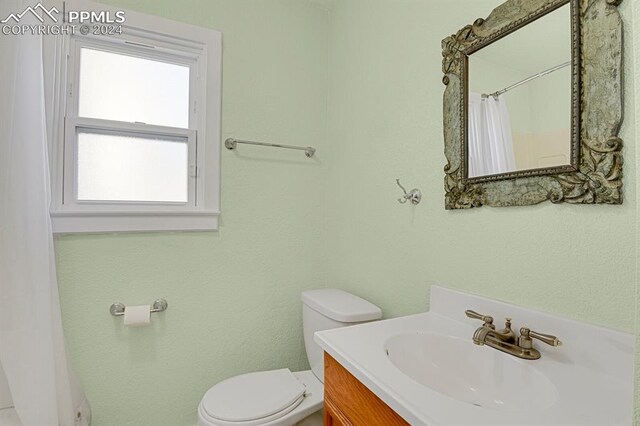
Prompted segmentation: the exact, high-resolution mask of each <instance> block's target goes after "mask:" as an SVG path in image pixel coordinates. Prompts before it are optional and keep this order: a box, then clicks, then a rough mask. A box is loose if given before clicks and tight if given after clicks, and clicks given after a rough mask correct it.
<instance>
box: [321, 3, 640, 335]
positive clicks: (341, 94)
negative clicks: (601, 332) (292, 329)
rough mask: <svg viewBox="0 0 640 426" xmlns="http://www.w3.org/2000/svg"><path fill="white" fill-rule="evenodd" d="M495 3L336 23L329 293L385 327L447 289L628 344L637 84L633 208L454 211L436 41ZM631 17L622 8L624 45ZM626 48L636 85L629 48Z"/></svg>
mask: <svg viewBox="0 0 640 426" xmlns="http://www.w3.org/2000/svg"><path fill="white" fill-rule="evenodd" d="M497 3H498V2H497V1H493V2H492V1H473V0H469V1H447V2H446V6H444V5H443V2H436V1H413V0H396V1H391V0H344V1H340V2H338V4H337V5H336V7H335V8H334V9H333V11H332V20H331V27H330V31H329V34H330V43H329V121H328V129H329V131H328V140H329V141H331V144H330V145H329V146H328V148H329V152H328V154H327V155H328V160H327V172H328V173H327V176H328V179H329V180H328V183H329V185H328V186H327V202H328V205H329V206H332V207H333V208H330V209H329V213H328V226H327V231H328V234H327V240H328V241H329V242H330V244H328V247H329V248H330V250H329V252H328V263H329V265H331V268H330V269H329V270H328V271H327V272H328V276H327V279H328V280H329V281H330V282H332V283H337V284H338V285H340V286H342V287H344V288H345V289H347V290H351V291H353V292H355V293H356V294H361V295H364V296H367V297H368V298H369V299H371V300H372V301H373V302H374V303H378V304H379V305H380V306H382V307H383V309H384V311H385V313H386V314H387V315H389V314H390V315H403V314H408V313H412V312H420V311H424V310H425V309H427V307H428V303H427V302H428V300H427V297H428V291H429V286H430V285H431V284H442V285H445V286H451V287H454V288H456V289H461V290H464V291H469V292H472V293H476V294H481V295H484V296H489V297H494V298H497V299H501V300H506V301H508V302H512V303H517V304H521V305H527V306H531V307H533V308H537V309H541V310H543V311H548V312H552V313H555V314H560V315H564V316H567V317H571V318H576V319H579V320H583V321H587V322H590V323H596V324H603V325H606V326H610V327H613V328H616V329H621V330H624V331H628V332H632V331H633V330H634V315H635V290H636V285H635V280H636V277H635V263H636V259H635V251H636V236H635V229H636V167H635V166H636V164H635V155H636V151H635V127H634V121H635V120H634V119H635V111H634V99H633V98H634V96H633V94H634V91H633V90H634V88H633V80H634V79H633V78H632V77H631V78H627V79H626V85H627V93H628V96H627V97H626V102H627V105H626V108H625V112H626V114H625V120H626V121H625V124H624V128H623V129H622V136H623V138H624V139H625V140H626V141H627V145H626V148H625V151H624V153H625V155H626V159H627V161H626V165H625V203H624V205H622V206H570V205H553V204H550V203H545V204H542V205H538V206H531V207H512V208H489V207H484V208H481V209H474V210H469V211H445V210H444V207H443V203H444V189H443V177H444V173H443V167H444V165H445V158H444V155H443V142H442V93H443V89H444V87H443V85H442V83H441V79H442V73H441V46H440V40H441V39H442V38H444V37H445V36H447V35H449V34H451V33H454V32H455V31H457V30H458V29H459V28H462V26H464V25H466V24H469V23H471V22H473V20H474V19H475V18H476V17H481V16H482V17H485V16H486V15H487V14H488V13H489V12H490V10H491V6H492V5H495V4H497ZM631 3H632V2H630V1H625V2H623V3H622V6H621V12H622V14H623V18H624V21H625V25H626V32H627V35H630V34H631V28H632V26H631V24H632V19H631V18H632V16H631ZM625 38H626V40H627V43H628V45H627V46H626V53H627V58H628V60H627V69H626V75H628V76H633V51H632V49H631V46H632V44H631V39H632V38H631V37H628V36H627V37H625ZM395 178H401V179H402V183H403V184H405V185H406V186H407V187H408V188H412V187H416V186H417V187H418V188H420V189H421V190H422V192H423V195H424V199H423V202H422V204H420V205H419V206H417V207H412V206H410V205H400V204H398V203H397V202H396V201H395V199H396V198H397V196H398V195H399V189H398V188H397V187H396V186H395V181H394V180H395ZM461 314H462V313H461ZM532 327H535V324H532ZM542 331H543V332H544V331H549V332H553V330H542Z"/></svg>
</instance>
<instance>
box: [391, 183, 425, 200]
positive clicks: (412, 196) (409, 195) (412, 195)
mask: <svg viewBox="0 0 640 426" xmlns="http://www.w3.org/2000/svg"><path fill="white" fill-rule="evenodd" d="M396 183H397V184H398V186H399V187H400V189H402V192H404V195H403V196H402V198H398V202H399V203H400V204H405V203H406V202H407V201H411V204H413V205H414V206H415V205H418V204H420V201H422V192H420V190H419V189H415V188H414V189H412V190H411V191H410V192H407V190H406V189H404V186H402V185H401V184H400V179H396Z"/></svg>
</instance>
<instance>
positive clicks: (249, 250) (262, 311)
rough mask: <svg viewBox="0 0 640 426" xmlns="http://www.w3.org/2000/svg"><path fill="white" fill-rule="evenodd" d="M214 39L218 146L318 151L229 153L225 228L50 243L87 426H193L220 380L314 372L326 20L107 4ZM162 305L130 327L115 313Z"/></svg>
mask: <svg viewBox="0 0 640 426" xmlns="http://www.w3.org/2000/svg"><path fill="white" fill-rule="evenodd" d="M111 3H112V4H114V5H118V6H121V7H125V8H130V9H134V10H140V11H144V12H148V13H152V14H157V15H160V16H163V17H167V18H171V19H175V20H179V21H186V22H189V23H194V24H196V25H200V26H203V27H210V28H214V29H218V30H221V31H222V32H223V38H224V56H223V66H224V87H223V129H222V136H223V140H224V138H226V137H228V136H231V135H233V136H236V137H241V138H256V139H258V140H266V141H281V142H283V143H292V144H302V145H307V144H308V145H313V146H316V147H317V148H318V156H317V158H316V159H315V160H309V159H307V158H306V157H305V156H304V155H303V154H302V153H301V152H299V151H283V150H273V149H266V148H259V147H245V146H241V147H240V148H239V150H238V152H237V153H234V152H231V151H227V150H226V149H224V148H223V152H222V162H223V164H222V167H223V170H222V182H223V186H222V216H221V222H222V224H221V227H220V231H219V232H215V233H214V232H212V233H173V234H172V233H169V234H148V235H142V234H137V235H136V234H134V235H103V236H73V237H64V238H61V239H59V240H58V241H57V253H58V274H59V277H60V293H61V296H60V297H61V303H62V308H63V320H64V325H65V332H66V336H67V340H68V344H69V347H70V353H71V357H72V361H73V363H74V366H75V367H76V369H77V370H78V373H79V376H80V377H81V379H82V382H83V384H84V386H85V389H86V391H87V396H88V398H89V400H90V401H91V405H92V407H93V413H94V423H93V424H94V425H95V426H102V425H117V426H122V425H135V426H143V425H153V426H162V425H166V426H169V425H171V426H177V425H193V424H195V421H196V420H195V419H196V418H195V413H196V408H197V404H198V402H199V401H200V398H201V397H202V394H203V393H204V392H205V391H206V389H207V388H209V387H210V386H211V385H213V384H214V383H215V382H217V381H219V380H221V379H224V378H227V377H229V376H232V375H234V374H238V373H242V372H247V371H251V370H261V369H269V368H282V367H290V368H291V369H303V368H308V367H307V361H306V356H305V354H304V346H303V340H302V330H301V305H300V302H299V295H300V292H301V291H303V290H305V289H308V288H313V287H319V286H322V285H323V284H324V278H323V276H322V275H321V271H322V270H323V269H322V266H323V262H322V259H320V258H319V257H318V256H319V254H321V253H322V250H321V244H322V238H321V237H322V229H323V223H324V222H323V219H324V218H323V216H322V213H321V212H322V211H323V206H324V200H323V199H322V195H323V191H322V183H323V179H322V176H323V175H322V173H323V167H324V166H323V165H322V162H323V160H324V152H326V148H325V129H326V70H327V61H326V58H327V54H326V43H327V34H326V29H327V12H326V11H323V10H321V9H319V8H318V7H315V6H313V5H311V4H309V3H307V2H301V1H298V0H270V1H268V2H265V1H261V0H254V1H249V0H246V1H245V0H233V1H180V2H176V1H169V0H167V1H163V2H159V1H156V0H147V1H135V0H131V1H126V0H122V1H116V0H114V1H112V2H111ZM158 297H165V298H166V299H167V300H168V302H169V309H168V311H166V312H165V313H164V314H162V315H154V316H153V325H152V326H151V327H147V328H142V329H127V328H124V327H123V326H122V318H117V319H116V318H113V317H111V316H110V315H109V313H108V308H109V305H110V304H111V303H112V302H115V301H123V302H125V303H129V304H142V303H151V302H152V301H153V300H154V299H155V298H158Z"/></svg>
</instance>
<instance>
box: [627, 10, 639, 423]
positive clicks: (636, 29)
mask: <svg viewBox="0 0 640 426" xmlns="http://www.w3.org/2000/svg"><path fill="white" fill-rule="evenodd" d="M632 9H633V11H632V13H633V37H629V38H631V39H632V43H633V52H634V54H633V60H634V66H635V70H634V80H635V81H640V3H639V2H637V1H636V2H633V6H632ZM634 100H635V102H636V121H637V122H640V84H636V86H635V96H634ZM635 136H636V137H635V141H638V140H640V126H636V135H635ZM636 170H640V153H638V154H637V155H636ZM636 193H637V194H640V187H636ZM636 203H637V211H640V196H638V197H637V198H636ZM639 273H640V223H639V222H638V221H637V220H636V285H637V288H636V376H635V383H636V397H635V404H634V412H635V422H634V425H635V426H640V350H638V348H640V279H639V277H640V276H639Z"/></svg>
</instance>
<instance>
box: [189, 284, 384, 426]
mask: <svg viewBox="0 0 640 426" xmlns="http://www.w3.org/2000/svg"><path fill="white" fill-rule="evenodd" d="M302 303H303V306H302V323H303V327H304V344H305V347H306V350H307V357H308V358H309V364H310V365H311V370H307V371H299V372H297V373H292V372H291V371H289V369H282V370H272V371H261V372H257V373H248V374H242V375H240V376H235V377H231V378H229V379H227V380H224V381H222V382H220V383H218V384H216V385H215V386H213V387H212V388H211V389H209V390H208V391H207V393H205V395H204V397H203V398H202V401H200V405H199V406H198V426H257V425H260V426H292V425H294V424H296V423H298V422H301V421H303V420H305V419H306V420H305V421H304V424H305V425H310V424H312V423H313V422H317V421H320V423H319V424H321V417H320V416H313V417H309V416H311V415H312V414H314V413H316V412H317V411H318V410H320V409H321V408H322V406H323V400H324V387H323V382H324V361H323V351H322V349H321V348H320V346H318V345H317V344H316V343H315V342H314V341H313V334H314V333H315V332H316V331H320V330H327V329H330V328H338V327H345V326H349V325H354V324H358V323H362V322H368V321H373V320H377V319H380V318H381V317H382V312H381V311H380V308H379V307H377V306H376V305H374V304H372V303H369V302H367V301H366V300H364V299H361V298H359V297H357V296H354V295H353V294H349V293H347V292H344V291H342V290H334V289H322V290H309V291H305V292H303V293H302Z"/></svg>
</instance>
